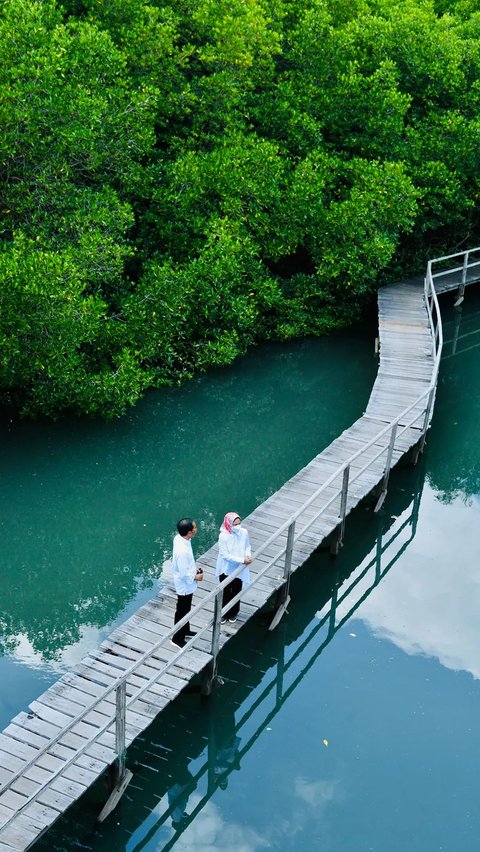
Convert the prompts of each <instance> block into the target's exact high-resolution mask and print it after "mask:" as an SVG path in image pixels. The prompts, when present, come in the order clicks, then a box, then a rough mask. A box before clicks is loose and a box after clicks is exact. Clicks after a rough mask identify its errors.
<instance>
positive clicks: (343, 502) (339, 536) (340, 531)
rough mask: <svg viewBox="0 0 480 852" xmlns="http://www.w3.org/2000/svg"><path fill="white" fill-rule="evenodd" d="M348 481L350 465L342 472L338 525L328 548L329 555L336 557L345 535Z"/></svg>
mask: <svg viewBox="0 0 480 852" xmlns="http://www.w3.org/2000/svg"><path fill="white" fill-rule="evenodd" d="M349 479H350V465H349V464H347V466H346V468H345V470H344V471H343V480H342V494H341V497H340V514H339V518H340V524H339V526H338V527H337V532H336V533H335V537H334V539H333V541H332V544H331V547H330V553H331V554H332V556H337V554H338V551H339V550H340V548H341V546H342V544H343V536H344V534H345V516H346V514H347V498H348V481H349Z"/></svg>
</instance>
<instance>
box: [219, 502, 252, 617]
mask: <svg viewBox="0 0 480 852" xmlns="http://www.w3.org/2000/svg"><path fill="white" fill-rule="evenodd" d="M241 524H242V519H241V517H240V515H237V513H236V512H227V514H226V515H225V517H224V519H223V524H222V526H221V527H220V535H219V537H218V559H217V567H216V570H215V576H216V577H219V578H220V582H223V580H226V578H227V577H228V576H229V575H230V574H232V573H233V572H234V571H235V570H236V569H237V568H238V567H239V565H245V568H244V569H243V571H241V572H240V574H239V575H238V577H235V578H234V579H233V580H232V582H231V583H229V584H228V586H225V588H224V590H223V607H222V608H224V607H226V606H227V605H228V604H229V603H230V601H231V600H232V598H234V597H236V595H238V594H239V593H240V592H241V590H242V587H243V584H245V586H248V585H249V584H250V572H249V570H248V566H249V565H250V563H251V561H252V548H251V547H250V537H249V535H248V532H247V530H246V529H245V527H242V526H241ZM239 609H240V601H237V603H236V604H234V605H233V606H232V607H230V609H228V610H227V612H226V613H225V614H224V616H223V618H222V624H225V622H226V621H230V622H232V623H233V622H234V621H236V620H237V616H238V612H239Z"/></svg>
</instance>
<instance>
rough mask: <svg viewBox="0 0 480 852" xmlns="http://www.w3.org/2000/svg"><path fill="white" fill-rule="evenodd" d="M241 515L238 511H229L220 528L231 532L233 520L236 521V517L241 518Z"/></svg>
mask: <svg viewBox="0 0 480 852" xmlns="http://www.w3.org/2000/svg"><path fill="white" fill-rule="evenodd" d="M239 517H240V515H238V514H237V512H227V514H226V515H225V517H224V519H223V524H222V526H221V527H220V529H222V530H226V531H227V532H229V533H231V532H232V525H233V522H234V520H235V518H239Z"/></svg>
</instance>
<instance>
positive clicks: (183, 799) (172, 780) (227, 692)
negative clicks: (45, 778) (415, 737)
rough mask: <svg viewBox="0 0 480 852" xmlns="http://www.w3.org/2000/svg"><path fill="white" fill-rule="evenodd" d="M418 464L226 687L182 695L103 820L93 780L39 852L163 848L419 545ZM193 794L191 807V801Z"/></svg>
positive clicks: (253, 630)
mask: <svg viewBox="0 0 480 852" xmlns="http://www.w3.org/2000/svg"><path fill="white" fill-rule="evenodd" d="M424 478H425V471H424V460H423V459H421V460H420V462H419V464H418V466H417V467H416V468H415V470H414V471H413V472H412V470H411V469H409V470H408V471H401V470H400V471H397V472H396V474H395V482H394V484H393V486H392V489H391V493H390V494H389V496H388V498H387V501H386V503H385V504H384V507H383V510H382V512H381V513H380V514H379V515H378V516H377V515H374V513H373V510H372V506H371V505H370V504H364V505H363V506H361V507H360V508H359V509H358V510H357V511H356V512H355V513H354V514H353V516H352V517H351V518H350V519H349V529H348V536H347V539H346V542H345V545H344V547H343V549H342V551H341V552H340V554H339V556H338V557H337V558H336V559H335V560H333V559H332V558H331V557H330V556H329V554H328V552H325V551H323V552H322V551H320V550H319V551H317V552H316V553H315V554H313V556H312V557H311V558H310V559H309V560H308V562H307V563H306V564H305V565H304V566H303V567H302V568H301V569H300V570H299V571H298V572H297V573H296V574H295V575H294V577H293V579H292V585H291V595H292V601H291V603H290V608H289V615H288V616H287V617H285V618H284V619H283V621H282V622H281V624H280V625H279V627H277V629H276V630H275V631H274V632H273V633H269V632H268V631H267V625H268V622H269V619H270V613H269V612H268V611H267V608H265V609H264V610H263V611H262V612H261V613H259V615H258V616H257V617H256V618H255V619H252V620H251V621H250V622H249V623H248V624H247V625H246V626H245V627H244V628H243V629H242V632H241V634H240V635H239V636H238V637H236V638H235V639H234V640H232V641H231V642H230V643H229V645H228V646H227V648H226V649H225V650H224V651H223V653H222V654H221V657H220V674H221V676H222V678H223V679H224V685H223V686H222V687H219V688H218V689H217V690H216V691H215V692H214V694H213V695H212V696H211V697H210V698H209V699H203V698H201V697H199V695H198V688H197V690H196V692H195V690H194V689H190V690H189V691H184V693H182V695H181V696H180V697H179V698H178V699H177V700H176V701H175V702H174V703H173V704H172V705H170V706H169V707H168V708H167V709H166V710H165V711H163V712H162V713H161V714H160V715H159V717H158V718H157V719H156V720H155V722H154V723H153V724H152V725H151V726H150V728H149V729H148V731H147V732H146V733H145V734H144V735H143V736H142V737H141V738H139V739H138V740H137V741H135V743H134V744H133V745H132V746H131V747H130V749H129V752H128V765H129V767H130V769H132V771H133V773H134V778H133V780H132V782H131V784H130V786H129V788H128V790H127V792H126V794H125V795H124V798H123V800H122V801H121V803H120V805H119V806H118V808H117V811H115V812H114V813H113V815H112V816H111V817H109V819H108V820H107V822H106V823H105V824H103V825H101V826H100V825H98V823H95V820H96V817H97V815H98V813H99V811H100V809H101V807H102V805H103V803H104V800H105V796H106V787H105V779H103V780H102V781H101V782H98V783H97V784H96V786H95V787H94V788H92V789H91V790H90V791H89V793H87V794H86V795H85V796H84V797H83V798H82V800H81V801H80V802H79V803H77V804H76V805H75V806H74V807H73V808H72V809H71V810H70V811H69V812H68V814H67V815H66V816H64V817H62V818H61V820H59V821H58V823H57V824H56V825H55V826H54V827H53V828H52V829H51V830H50V832H48V833H47V835H46V836H45V837H44V838H43V839H41V840H40V841H39V842H38V843H37V844H36V845H35V850H38V852H41V850H46V849H47V848H49V849H55V850H69V849H75V848H82V849H89V850H95V852H120V850H123V849H124V850H128V852H140V850H146V849H151V850H153V849H155V850H160V849H161V850H164V852H166V850H169V849H171V848H173V846H174V845H175V844H176V843H177V842H178V841H179V840H180V838H181V837H182V835H183V833H184V832H185V831H186V829H188V827H189V826H190V825H191V824H192V823H193V822H194V820H195V819H196V817H197V816H198V815H199V814H200V813H201V811H202V810H203V809H204V808H205V806H206V805H207V804H208V802H209V801H210V799H211V798H212V796H213V795H214V794H215V793H216V791H218V790H223V789H225V788H226V787H227V785H228V783H229V780H230V778H231V775H232V773H234V772H235V771H238V770H240V768H241V762H242V760H243V759H244V758H245V757H246V755H247V754H248V752H249V751H250V749H251V748H252V746H253V745H254V744H255V742H256V741H257V740H258V738H259V737H260V735H261V734H262V733H263V732H264V731H265V730H267V731H268V730H270V725H271V723H272V720H273V719H274V718H275V716H276V715H277V713H278V712H279V711H280V709H281V708H282V707H283V705H284V704H285V702H286V701H287V700H288V699H289V697H290V696H291V695H292V693H293V692H294V691H295V690H296V689H297V687H298V686H299V684H300V683H301V681H302V680H303V678H305V676H306V675H307V673H308V672H309V671H310V670H311V669H312V667H314V666H315V664H316V663H317V661H318V659H319V657H320V656H321V654H322V653H323V652H324V651H325V649H326V648H327V647H328V645H329V644H330V642H331V641H332V639H333V638H334V636H335V635H336V633H337V632H338V631H339V630H340V629H341V628H342V627H344V626H345V624H346V623H347V622H348V620H349V619H350V618H352V616H354V614H355V612H356V610H357V609H358V607H359V606H360V605H361V604H362V602H363V601H364V600H366V598H367V597H368V596H369V595H370V594H371V592H372V591H373V590H374V589H375V588H376V587H377V586H378V585H379V583H381V582H382V579H383V578H384V577H385V576H386V575H387V573H388V572H389V571H391V569H392V568H393V566H394V565H395V564H396V562H397V561H398V560H399V559H400V557H401V556H402V554H403V553H404V551H405V550H406V549H407V548H408V546H409V544H410V543H411V542H412V540H413V539H414V537H415V534H416V529H417V520H418V513H419V507H420V502H421V497H422V491H423V484H424ZM194 792H195V802H194V805H193V807H191V809H190V811H189V812H188V803H189V799H190V797H191V796H192V794H193V793H194Z"/></svg>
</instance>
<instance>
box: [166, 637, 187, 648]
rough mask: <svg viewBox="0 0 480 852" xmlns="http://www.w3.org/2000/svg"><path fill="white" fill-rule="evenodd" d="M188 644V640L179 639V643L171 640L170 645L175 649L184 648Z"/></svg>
mask: <svg viewBox="0 0 480 852" xmlns="http://www.w3.org/2000/svg"><path fill="white" fill-rule="evenodd" d="M186 644H187V640H186V639H177V641H175V639H170V645H173V647H174V648H184V647H185V645H186Z"/></svg>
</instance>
